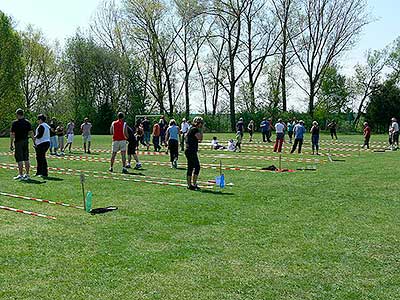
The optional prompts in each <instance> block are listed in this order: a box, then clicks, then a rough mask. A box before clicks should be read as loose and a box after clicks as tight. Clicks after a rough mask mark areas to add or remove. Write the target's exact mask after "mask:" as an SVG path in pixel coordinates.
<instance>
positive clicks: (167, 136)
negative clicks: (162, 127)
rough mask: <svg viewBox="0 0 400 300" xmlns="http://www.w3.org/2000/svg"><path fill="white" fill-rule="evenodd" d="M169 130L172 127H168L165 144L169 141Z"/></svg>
mask: <svg viewBox="0 0 400 300" xmlns="http://www.w3.org/2000/svg"><path fill="white" fill-rule="evenodd" d="M169 128H170V127H168V129H167V132H166V133H165V142H167V141H168V139H169Z"/></svg>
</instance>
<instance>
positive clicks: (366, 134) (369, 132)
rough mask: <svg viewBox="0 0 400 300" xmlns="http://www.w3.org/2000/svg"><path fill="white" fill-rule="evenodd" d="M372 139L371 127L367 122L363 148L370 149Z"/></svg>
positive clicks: (365, 123)
mask: <svg viewBox="0 0 400 300" xmlns="http://www.w3.org/2000/svg"><path fill="white" fill-rule="evenodd" d="M370 138H371V127H369V125H368V123H367V122H364V145H363V146H362V147H363V148H364V147H365V146H367V149H369V139H370Z"/></svg>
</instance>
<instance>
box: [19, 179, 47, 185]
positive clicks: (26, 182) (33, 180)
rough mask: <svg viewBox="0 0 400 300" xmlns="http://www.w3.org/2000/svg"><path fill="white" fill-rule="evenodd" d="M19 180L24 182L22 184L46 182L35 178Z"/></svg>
mask: <svg viewBox="0 0 400 300" xmlns="http://www.w3.org/2000/svg"><path fill="white" fill-rule="evenodd" d="M21 182H22V183H24V184H43V183H46V181H39V180H35V179H28V180H22V181H21Z"/></svg>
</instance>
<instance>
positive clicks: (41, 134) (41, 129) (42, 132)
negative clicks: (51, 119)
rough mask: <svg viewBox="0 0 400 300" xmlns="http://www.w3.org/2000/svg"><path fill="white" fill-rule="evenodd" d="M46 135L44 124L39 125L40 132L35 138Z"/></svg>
mask: <svg viewBox="0 0 400 300" xmlns="http://www.w3.org/2000/svg"><path fill="white" fill-rule="evenodd" d="M43 135H44V127H43V125H40V126H39V129H38V133H37V135H35V139H41V138H42V137H43Z"/></svg>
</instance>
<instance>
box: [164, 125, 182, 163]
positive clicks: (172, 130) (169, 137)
mask: <svg viewBox="0 0 400 300" xmlns="http://www.w3.org/2000/svg"><path fill="white" fill-rule="evenodd" d="M165 139H166V143H167V144H168V149H169V153H170V161H171V168H175V169H176V168H177V167H178V156H179V127H178V126H177V125H176V122H175V120H174V119H172V120H171V121H169V127H168V128H167V132H166V137H165Z"/></svg>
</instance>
